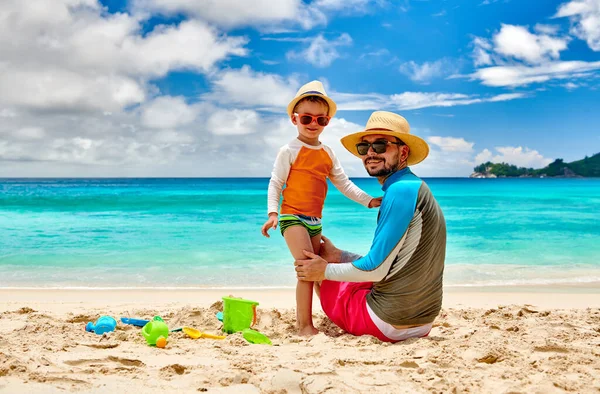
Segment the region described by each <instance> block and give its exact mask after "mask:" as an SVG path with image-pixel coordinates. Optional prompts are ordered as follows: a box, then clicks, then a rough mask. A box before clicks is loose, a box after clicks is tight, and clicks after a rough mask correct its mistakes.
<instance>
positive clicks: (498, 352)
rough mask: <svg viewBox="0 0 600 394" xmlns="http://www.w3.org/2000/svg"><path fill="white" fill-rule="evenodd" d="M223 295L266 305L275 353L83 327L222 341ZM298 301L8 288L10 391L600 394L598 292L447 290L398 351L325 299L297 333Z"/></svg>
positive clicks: (231, 339) (2, 300)
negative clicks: (419, 333)
mask: <svg viewBox="0 0 600 394" xmlns="http://www.w3.org/2000/svg"><path fill="white" fill-rule="evenodd" d="M227 294H233V295H236V296H240V297H246V298H250V299H255V300H257V301H259V302H260V303H261V305H260V306H259V309H258V310H259V322H258V324H257V326H258V329H259V330H260V331H262V332H264V333H265V334H267V335H269V337H270V338H271V339H272V341H273V346H266V345H251V344H249V343H247V342H246V341H245V340H244V339H243V338H242V336H241V335H240V334H233V335H230V336H228V337H227V338H226V339H225V340H222V341H216V340H208V339H199V340H192V339H190V338H187V337H186V336H185V334H183V333H172V334H171V336H170V337H169V343H168V345H167V347H166V348H165V349H158V348H154V347H149V346H147V345H146V343H145V340H144V338H143V337H142V335H141V333H140V329H139V328H135V327H132V326H125V325H122V324H120V325H119V326H118V328H117V330H116V331H115V332H112V333H109V334H104V335H102V336H98V335H96V334H93V333H86V332H85V331H84V326H85V323H86V322H88V321H94V320H95V319H96V318H97V317H99V316H100V315H102V314H108V315H112V316H115V317H120V316H131V317H139V318H151V317H152V316H154V315H161V316H162V317H163V318H164V319H165V321H166V322H167V323H168V324H169V326H170V327H171V328H175V327H179V326H182V325H189V326H193V327H196V328H199V329H202V330H204V331H207V332H211V333H219V332H220V327H221V323H220V322H219V321H218V320H217V319H216V318H215V313H216V312H217V311H218V310H220V308H221V304H220V302H219V299H220V297H221V296H223V295H227ZM293 306H294V295H293V291H290V290H265V291H250V290H218V291H215V290H211V291H208V290H206V291H198V290H168V291H161V292H158V291H151V290H117V291H115V290H111V291H109V290H107V291H90V290H56V291H54V290H0V392H2V393H20V392H27V393H59V392H60V393H64V392H65V391H66V392H98V393H100V392H102V393H106V392H111V391H113V392H117V391H118V392H119V393H138V392H142V391H145V392H148V391H149V390H153V389H155V390H162V391H163V392H177V393H198V392H208V393H272V394H274V393H278V394H279V393H364V392H368V393H421V392H423V393H425V392H427V393H429V392H436V393H447V392H455V393H460V392H476V393H536V392H537V393H553V392H556V393H560V392H565V391H567V392H576V393H598V392H600V309H599V308H600V289H598V288H593V287H592V288H558V287H554V288H542V287H541V288H529V289H518V288H510V289H495V291H490V290H489V289H488V290H486V291H483V290H482V289H458V290H456V289H454V290H453V289H448V290H446V293H445V299H444V308H443V310H442V313H441V315H440V317H439V318H438V319H437V320H436V322H435V324H434V328H433V330H432V331H431V333H430V335H429V336H428V337H427V338H420V339H410V340H407V341H405V342H402V343H398V344H393V345H392V344H386V343H382V342H380V341H379V340H377V339H375V338H373V337H353V336H350V335H348V334H344V333H343V332H341V331H340V330H339V329H338V328H337V327H335V326H334V325H332V324H331V323H330V322H329V321H328V320H327V318H325V317H324V315H323V313H322V312H321V311H320V309H319V308H318V303H316V302H315V323H316V325H317V326H318V328H319V330H320V331H321V333H320V334H319V335H317V336H314V337H312V338H300V337H298V336H296V335H295V334H294V316H295V315H294V310H293Z"/></svg>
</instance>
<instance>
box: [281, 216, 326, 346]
mask: <svg viewBox="0 0 600 394" xmlns="http://www.w3.org/2000/svg"><path fill="white" fill-rule="evenodd" d="M283 237H284V238H285V242H286V243H287V245H288V248H289V249H290V252H291V253H292V256H293V257H294V259H295V260H306V258H307V257H306V256H305V255H304V253H302V251H303V250H307V251H309V252H313V245H312V242H311V239H310V237H309V235H308V231H307V230H306V228H304V226H301V225H297V226H290V227H288V228H287V229H286V230H285V232H284V234H283ZM312 291H313V284H312V282H303V281H298V284H297V285H296V319H297V326H298V334H299V335H314V334H317V333H318V331H317V329H316V328H315V327H314V325H313V321H312Z"/></svg>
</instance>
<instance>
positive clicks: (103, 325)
mask: <svg viewBox="0 0 600 394" xmlns="http://www.w3.org/2000/svg"><path fill="white" fill-rule="evenodd" d="M116 328H117V321H116V320H115V319H114V318H113V317H110V316H100V318H99V319H98V320H96V324H93V323H92V322H89V323H88V324H86V325H85V330H86V331H87V332H94V333H96V334H98V335H102V334H104V333H105V332H112V331H114V330H115V329H116Z"/></svg>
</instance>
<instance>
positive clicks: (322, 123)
mask: <svg viewBox="0 0 600 394" xmlns="http://www.w3.org/2000/svg"><path fill="white" fill-rule="evenodd" d="M317 123H318V124H319V126H327V125H328V124H329V119H327V118H326V117H325V116H319V117H318V118H317Z"/></svg>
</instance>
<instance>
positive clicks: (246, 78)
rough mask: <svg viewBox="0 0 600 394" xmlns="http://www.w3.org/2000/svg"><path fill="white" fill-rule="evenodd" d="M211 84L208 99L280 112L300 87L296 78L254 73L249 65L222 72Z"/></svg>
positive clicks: (282, 111) (283, 111)
mask: <svg viewBox="0 0 600 394" xmlns="http://www.w3.org/2000/svg"><path fill="white" fill-rule="evenodd" d="M211 83H212V86H213V88H212V92H211V93H209V94H207V95H205V96H204V98H205V99H207V100H209V101H215V102H218V103H222V104H229V105H231V104H235V105H239V106H242V107H250V108H255V109H266V110H272V111H280V112H281V113H285V108H286V106H287V104H288V102H290V100H291V99H292V98H293V97H294V96H295V95H296V91H297V90H298V88H299V87H300V83H299V82H298V81H297V80H296V79H295V78H293V77H291V78H287V79H286V78H283V77H281V76H279V75H277V74H268V73H262V72H255V71H253V70H252V69H251V68H250V67H248V66H243V67H242V68H241V69H237V70H225V71H223V72H220V73H218V74H216V75H214V76H213V80H212V82H211Z"/></svg>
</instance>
